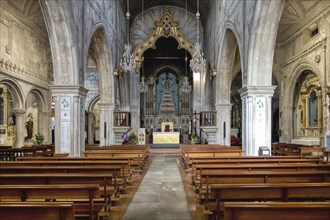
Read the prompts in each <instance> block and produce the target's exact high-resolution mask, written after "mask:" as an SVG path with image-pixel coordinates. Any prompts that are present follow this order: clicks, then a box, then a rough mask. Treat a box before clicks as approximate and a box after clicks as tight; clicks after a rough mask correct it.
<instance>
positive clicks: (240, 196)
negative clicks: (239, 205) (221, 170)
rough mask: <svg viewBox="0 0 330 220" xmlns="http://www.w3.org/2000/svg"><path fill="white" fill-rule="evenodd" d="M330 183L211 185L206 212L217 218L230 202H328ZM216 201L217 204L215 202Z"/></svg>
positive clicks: (206, 202)
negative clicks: (224, 206)
mask: <svg viewBox="0 0 330 220" xmlns="http://www.w3.org/2000/svg"><path fill="white" fill-rule="evenodd" d="M329 199H330V183H329V182H327V183H261V184H211V185H210V198H207V199H206V201H205V210H210V211H211V212H212V213H213V214H214V215H215V216H217V218H219V217H220V216H222V214H223V204H224V203H225V202H228V201H229V202H230V201H240V202H242V201H283V202H288V201H306V200H307V201H310V200H313V201H328V200H329ZM214 201H215V202H214Z"/></svg>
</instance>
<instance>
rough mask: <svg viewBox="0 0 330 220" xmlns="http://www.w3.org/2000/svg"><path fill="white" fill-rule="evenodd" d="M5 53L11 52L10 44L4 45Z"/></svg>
mask: <svg viewBox="0 0 330 220" xmlns="http://www.w3.org/2000/svg"><path fill="white" fill-rule="evenodd" d="M6 53H8V54H11V46H10V45H7V46H6Z"/></svg>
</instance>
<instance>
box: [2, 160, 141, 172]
mask: <svg viewBox="0 0 330 220" xmlns="http://www.w3.org/2000/svg"><path fill="white" fill-rule="evenodd" d="M16 161H20V163H21V164H23V161H24V162H26V165H27V166H28V165H29V164H35V163H38V162H39V163H40V166H42V165H46V166H52V165H53V164H58V162H56V161H60V163H63V164H65V165H72V166H77V165H82V166H84V165H87V164H88V165H110V164H123V163H125V169H128V172H129V173H131V172H132V171H133V169H141V168H142V167H143V164H142V163H143V162H142V161H141V160H140V159H139V158H134V157H108V158H103V157H96V158H93V157H42V158H40V157H18V158H17V159H16ZM6 164H7V163H1V161H0V166H5V165H6Z"/></svg>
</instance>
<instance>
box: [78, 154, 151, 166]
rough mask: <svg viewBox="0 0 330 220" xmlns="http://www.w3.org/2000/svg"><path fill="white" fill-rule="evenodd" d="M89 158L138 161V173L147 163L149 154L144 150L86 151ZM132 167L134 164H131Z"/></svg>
mask: <svg viewBox="0 0 330 220" xmlns="http://www.w3.org/2000/svg"><path fill="white" fill-rule="evenodd" d="M84 155H85V157H87V158H97V157H99V158H103V159H107V158H117V157H130V158H134V159H135V160H136V161H138V167H137V168H138V169H135V170H137V171H141V170H142V168H143V166H144V165H145V164H146V162H147V158H148V153H147V152H145V151H144V150H87V151H84ZM131 166H133V164H132V163H131Z"/></svg>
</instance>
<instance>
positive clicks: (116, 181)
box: [0, 163, 129, 200]
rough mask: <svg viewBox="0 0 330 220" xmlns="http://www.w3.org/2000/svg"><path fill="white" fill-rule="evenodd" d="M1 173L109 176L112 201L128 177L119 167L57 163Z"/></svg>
mask: <svg viewBox="0 0 330 220" xmlns="http://www.w3.org/2000/svg"><path fill="white" fill-rule="evenodd" d="M0 170H1V173H3V174H5V173H8V174H9V173H12V174H15V173H68V174H69V173H91V174H92V173H102V174H109V175H110V176H112V178H113V186H112V187H113V192H112V194H113V195H114V197H113V200H115V198H118V197H119V194H120V190H121V189H125V188H126V186H127V179H128V178H129V176H128V175H127V174H126V173H125V172H124V167H123V166H121V165H111V166H109V165H106V166H88V165H85V166H65V165H61V163H58V164H57V166H55V165H54V164H53V165H52V166H32V165H30V166H16V165H15V164H13V165H12V166H3V167H1V168H0Z"/></svg>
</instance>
